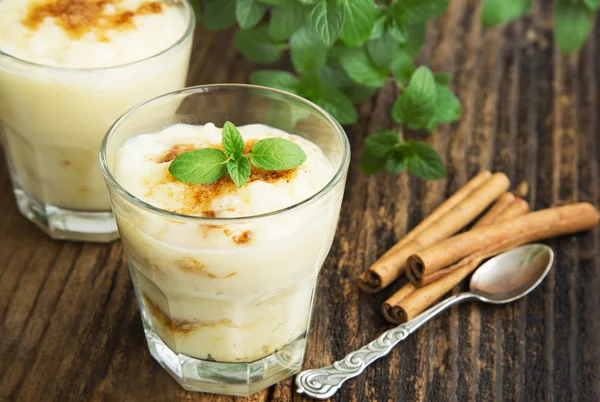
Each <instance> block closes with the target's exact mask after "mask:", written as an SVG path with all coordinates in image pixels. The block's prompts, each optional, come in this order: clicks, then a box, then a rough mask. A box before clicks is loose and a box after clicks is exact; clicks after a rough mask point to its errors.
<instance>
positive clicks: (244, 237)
mask: <svg viewBox="0 0 600 402" xmlns="http://www.w3.org/2000/svg"><path fill="white" fill-rule="evenodd" d="M231 239H232V240H233V241H234V242H236V243H237V244H248V243H250V241H251V240H252V234H251V233H250V231H249V230H246V231H244V232H243V233H242V234H239V235H237V236H233V237H232V238H231Z"/></svg>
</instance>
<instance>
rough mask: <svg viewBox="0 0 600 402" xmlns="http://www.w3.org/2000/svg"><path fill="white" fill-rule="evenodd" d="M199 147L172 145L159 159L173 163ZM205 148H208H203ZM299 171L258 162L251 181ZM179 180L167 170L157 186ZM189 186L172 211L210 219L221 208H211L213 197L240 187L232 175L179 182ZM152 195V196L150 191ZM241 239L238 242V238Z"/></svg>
mask: <svg viewBox="0 0 600 402" xmlns="http://www.w3.org/2000/svg"><path fill="white" fill-rule="evenodd" d="M257 142H258V140H248V141H246V142H245V144H244V154H246V153H249V152H251V151H252V147H253V146H254V144H256V143H257ZM194 148H195V146H194V145H191V144H177V145H174V146H173V147H171V149H169V150H168V151H167V152H166V153H165V154H164V155H162V156H160V157H159V158H157V159H156V160H155V162H156V163H166V162H171V161H172V160H173V159H175V158H176V157H177V156H179V155H180V154H182V153H184V152H188V151H192V150H193V149H194ZM202 148H205V147H202ZM209 148H217V149H220V150H223V145H222V144H218V145H210V146H209ZM297 174H298V168H295V169H290V170H263V169H259V168H257V167H256V166H254V165H251V167H250V177H249V178H248V183H252V182H254V181H263V182H266V183H277V182H284V181H285V182H288V183H289V181H290V180H292V179H293V178H294V177H296V175H297ZM174 182H177V179H176V178H174V177H173V176H172V175H171V174H170V173H168V172H167V174H166V176H165V178H164V179H163V180H161V181H159V182H157V183H156V185H155V186H162V185H168V184H169V183H174ZM179 184H180V185H182V186H185V190H184V199H183V200H182V202H181V204H182V205H181V207H180V208H177V209H169V211H171V212H176V213H180V214H185V215H201V216H207V217H210V218H215V217H217V216H218V211H212V210H209V209H208V207H209V205H210V203H211V201H212V200H214V199H216V198H219V197H222V196H224V195H227V194H234V193H235V192H236V191H237V186H236V185H235V184H234V183H233V181H232V180H231V179H230V178H229V176H228V175H224V176H223V177H221V178H220V179H219V180H217V181H215V182H214V183H209V184H190V183H182V182H179ZM147 195H148V196H149V195H150V193H149V194H147ZM249 241H250V238H249V237H248V238H246V237H242V238H240V239H239V242H240V243H241V244H245V243H248V242H249ZM236 242H237V241H236Z"/></svg>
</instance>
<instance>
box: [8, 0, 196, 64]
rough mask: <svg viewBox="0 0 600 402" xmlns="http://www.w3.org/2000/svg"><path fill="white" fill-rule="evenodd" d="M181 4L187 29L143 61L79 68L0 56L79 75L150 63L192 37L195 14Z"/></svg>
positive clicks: (189, 7) (185, 3) (188, 7)
mask: <svg viewBox="0 0 600 402" xmlns="http://www.w3.org/2000/svg"><path fill="white" fill-rule="evenodd" d="M0 1H2V0H0ZM181 3H182V4H183V5H184V6H185V8H186V10H187V13H188V21H187V28H186V29H185V31H184V32H183V34H182V35H181V37H180V38H179V39H177V41H175V42H173V44H172V45H170V46H169V47H167V48H166V49H163V50H161V51H160V52H158V53H155V54H152V55H150V56H148V57H144V58H143V59H139V60H134V61H130V62H127V63H124V64H117V65H114V66H106V67H83V68H80V67H63V66H53V65H50V64H42V63H36V62H34V61H29V60H24V59H21V58H19V57H17V56H13V55H12V54H9V53H6V52H3V51H2V50H1V49H0V56H5V57H7V58H9V59H11V60H14V61H16V62H18V63H20V64H24V65H27V66H30V67H35V68H45V69H50V70H57V71H68V72H71V73H79V74H85V73H93V72H99V71H109V70H115V69H119V68H123V67H129V66H133V65H136V64H141V63H144V62H146V61H150V60H153V59H155V58H158V57H159V56H162V55H163V54H165V53H168V52H169V51H170V50H172V49H175V48H176V47H178V46H179V45H181V44H182V43H183V42H185V40H186V39H187V38H189V37H190V36H191V35H192V33H193V32H194V29H195V27H196V22H197V21H196V14H195V13H194V10H193V9H192V6H191V4H190V3H189V1H188V0H181Z"/></svg>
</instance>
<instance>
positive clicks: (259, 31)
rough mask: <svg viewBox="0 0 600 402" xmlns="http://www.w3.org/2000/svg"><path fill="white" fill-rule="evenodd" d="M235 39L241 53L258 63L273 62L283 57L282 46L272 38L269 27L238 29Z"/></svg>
mask: <svg viewBox="0 0 600 402" xmlns="http://www.w3.org/2000/svg"><path fill="white" fill-rule="evenodd" d="M234 41H235V45H236V47H237V48H238V50H239V51H240V53H242V54H243V55H244V56H246V57H247V58H248V59H250V60H252V61H254V62H256V63H273V62H275V61H277V60H279V58H280V57H281V48H282V46H281V44H279V43H275V42H274V41H273V40H272V39H271V37H270V36H269V32H268V28H267V27H264V26H260V27H256V28H251V29H243V30H241V31H238V32H236V34H235V38H234Z"/></svg>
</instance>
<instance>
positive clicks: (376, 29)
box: [369, 15, 388, 39]
mask: <svg viewBox="0 0 600 402" xmlns="http://www.w3.org/2000/svg"><path fill="white" fill-rule="evenodd" d="M387 18H388V17H387V16H386V15H382V16H380V17H378V18H377V19H376V20H375V24H373V29H371V34H370V35H369V39H377V38H379V37H380V36H381V34H383V32H384V31H385V22H386V21H387Z"/></svg>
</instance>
